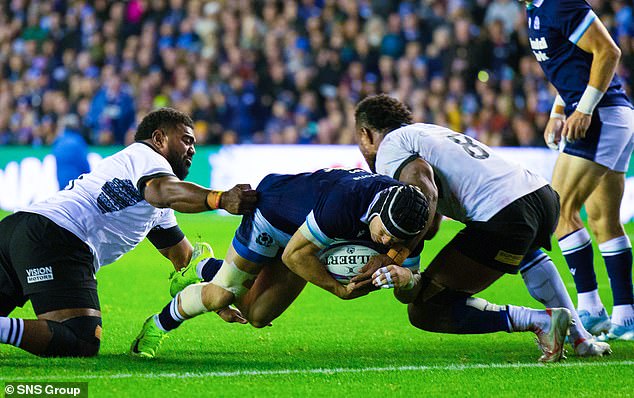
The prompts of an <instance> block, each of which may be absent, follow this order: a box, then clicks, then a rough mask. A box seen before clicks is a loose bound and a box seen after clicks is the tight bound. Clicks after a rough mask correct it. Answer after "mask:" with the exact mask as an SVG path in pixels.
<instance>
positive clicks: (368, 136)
mask: <svg viewBox="0 0 634 398" xmlns="http://www.w3.org/2000/svg"><path fill="white" fill-rule="evenodd" d="M359 134H360V135H361V138H362V139H363V140H364V141H366V142H367V143H368V144H370V145H374V137H373V136H372V132H371V131H370V130H368V129H367V128H365V127H361V128H360V129H359Z"/></svg>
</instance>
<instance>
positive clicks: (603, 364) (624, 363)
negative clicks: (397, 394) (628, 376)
mask: <svg viewBox="0 0 634 398" xmlns="http://www.w3.org/2000/svg"><path fill="white" fill-rule="evenodd" d="M632 365H634V361H606V362H564V363H558V364H549V365H545V364H540V363H492V364H486V363H479V364H478V363H476V364H470V365H445V366H425V365H412V366H386V367H367V368H315V369H279V370H237V371H233V372H196V373H192V372H184V373H171V372H160V373H114V374H94V375H68V376H62V375H55V376H53V375H48V376H35V377H33V376H24V377H19V376H18V377H15V378H14V377H12V378H11V381H20V380H28V381H38V380H46V381H52V380H58V379H71V380H99V379H130V378H141V379H162V378H170V379H191V378H203V377H241V376H278V375H290V374H299V375H302V374H304V375H308V374H337V373H371V372H377V373H381V372H394V371H397V372H398V371H418V372H426V371H465V370H471V369H519V368H544V369H546V368H549V367H553V368H586V367H606V366H632ZM1 380H2V378H0V381H1Z"/></svg>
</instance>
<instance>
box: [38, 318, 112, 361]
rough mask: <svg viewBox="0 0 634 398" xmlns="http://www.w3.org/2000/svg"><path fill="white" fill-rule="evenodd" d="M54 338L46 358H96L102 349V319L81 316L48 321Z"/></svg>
mask: <svg viewBox="0 0 634 398" xmlns="http://www.w3.org/2000/svg"><path fill="white" fill-rule="evenodd" d="M47 323H48V327H49V330H50V331H51V334H52V337H51V341H50V343H49V345H48V348H47V349H46V351H45V352H44V353H43V354H42V356H44V357H94V356H96V355H97V354H98V353H99V348H100V347H101V318H99V317H93V316H81V317H77V318H72V319H69V320H67V321H64V322H54V321H47Z"/></svg>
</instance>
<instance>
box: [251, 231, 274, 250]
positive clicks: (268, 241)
mask: <svg viewBox="0 0 634 398" xmlns="http://www.w3.org/2000/svg"><path fill="white" fill-rule="evenodd" d="M255 243H257V244H258V245H260V246H264V247H271V245H272V244H273V238H272V237H271V235H269V234H267V233H266V232H262V233H261V234H260V235H258V237H257V238H255Z"/></svg>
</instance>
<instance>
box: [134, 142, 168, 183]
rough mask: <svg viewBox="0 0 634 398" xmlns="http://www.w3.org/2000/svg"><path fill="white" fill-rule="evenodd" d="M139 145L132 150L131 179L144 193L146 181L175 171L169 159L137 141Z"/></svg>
mask: <svg viewBox="0 0 634 398" xmlns="http://www.w3.org/2000/svg"><path fill="white" fill-rule="evenodd" d="M132 145H136V146H138V147H135V148H132V147H131V148H130V149H134V150H132V151H130V153H129V156H130V161H129V167H130V168H131V173H130V174H131V179H132V183H133V184H134V186H135V187H137V189H138V190H139V192H141V194H143V190H144V188H145V183H146V182H147V181H148V180H151V179H152V178H156V177H163V176H173V175H174V171H173V170H172V166H170V164H169V162H168V161H167V159H165V158H164V157H163V156H161V155H160V154H158V153H156V152H154V150H153V149H152V148H150V147H149V146H147V145H145V144H142V143H135V144H132Z"/></svg>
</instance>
